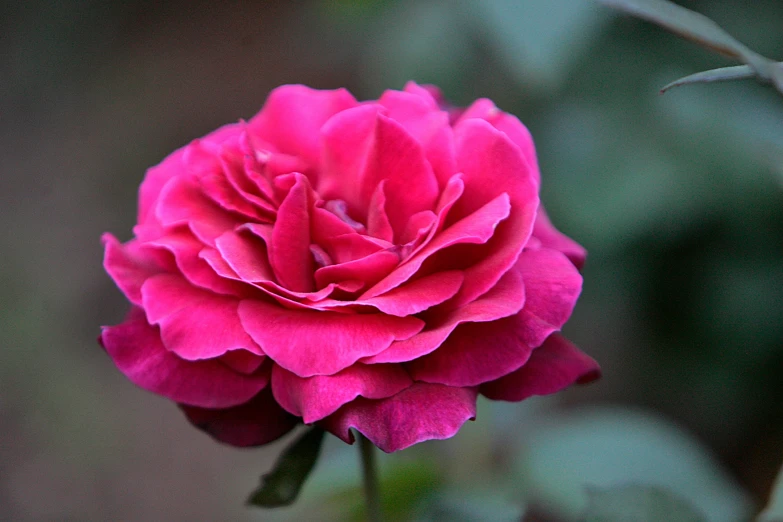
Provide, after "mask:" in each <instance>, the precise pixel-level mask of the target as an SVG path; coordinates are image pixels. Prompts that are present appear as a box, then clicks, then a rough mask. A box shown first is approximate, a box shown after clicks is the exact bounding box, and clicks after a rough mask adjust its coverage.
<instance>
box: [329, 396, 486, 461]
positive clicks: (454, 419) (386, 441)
mask: <svg viewBox="0 0 783 522" xmlns="http://www.w3.org/2000/svg"><path fill="white" fill-rule="evenodd" d="M475 417H476V390H475V388H452V387H450V386H443V385H441V384H428V383H421V382H417V383H414V384H413V385H412V386H411V387H409V388H407V389H405V390H403V391H401V392H400V393H398V394H396V395H394V396H392V397H389V398H388V399H380V400H371V399H365V398H358V399H356V400H354V401H353V402H350V403H348V404H346V405H345V406H343V407H342V408H340V409H339V410H337V412H336V413H334V414H332V415H330V416H329V417H327V418H326V419H324V420H323V421H321V423H320V424H321V425H322V426H323V427H324V428H325V429H326V430H328V431H329V432H331V433H333V434H334V435H336V436H337V437H340V438H341V439H342V440H344V441H345V442H347V443H349V444H352V443H353V441H354V439H353V434H352V433H351V432H350V429H351V428H355V429H356V430H358V431H359V432H361V433H362V434H363V435H364V436H365V437H367V438H368V439H370V440H371V441H372V443H373V444H375V445H376V446H378V447H379V448H380V449H382V450H383V451H385V452H386V453H391V452H394V451H399V450H401V449H405V448H407V447H409V446H413V445H414V444H417V443H419V442H423V441H425V440H432V439H448V438H450V437H453V436H454V435H455V434H456V433H457V431H459V429H460V427H461V426H462V425H463V424H464V423H465V421H467V420H468V419H475Z"/></svg>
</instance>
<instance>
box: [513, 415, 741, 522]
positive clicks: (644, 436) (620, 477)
mask: <svg viewBox="0 0 783 522" xmlns="http://www.w3.org/2000/svg"><path fill="white" fill-rule="evenodd" d="M517 469H518V476H519V480H520V482H521V484H522V486H523V490H524V491H525V492H526V493H527V495H528V497H529V498H528V499H527V500H528V501H529V502H531V503H532V504H534V505H538V506H541V507H542V508H544V509H545V510H546V511H549V512H552V513H554V514H556V515H559V516H561V517H563V518H565V519H566V520H571V519H574V518H576V517H577V516H578V515H579V514H580V513H583V512H584V510H585V509H586V508H587V506H588V505H589V504H590V501H589V498H588V497H589V496H590V495H589V494H586V492H585V487H588V493H589V492H590V488H604V489H605V488H614V487H618V486H624V485H628V484H644V485H646V486H651V487H653V486H654V487H664V488H667V489H669V490H672V491H674V492H676V494H677V495H678V496H680V497H683V498H685V499H687V500H688V501H689V502H691V503H693V504H694V505H695V506H697V507H698V509H699V511H702V512H704V513H705V514H706V515H708V516H709V519H710V520H711V521H713V522H721V521H725V522H736V521H738V520H743V519H744V517H746V516H747V514H748V511H749V503H748V500H747V499H746V497H745V495H744V493H743V492H742V491H741V490H740V489H739V488H738V487H737V485H736V484H735V483H734V481H733V480H731V479H730V478H728V476H727V475H726V473H725V472H724V471H723V470H722V469H720V467H719V466H718V464H717V463H716V462H715V460H714V458H713V457H712V456H711V455H710V454H709V452H708V451H707V450H706V449H705V448H704V447H702V446H701V444H700V443H698V442H697V441H696V440H694V439H693V438H692V437H691V436H690V435H689V434H687V433H685V432H683V431H682V430H680V429H678V428H677V427H675V426H673V425H671V424H669V423H668V422H666V421H665V420H664V419H661V418H659V417H656V416H653V415H650V414H647V413H642V412H638V411H633V410H624V409H612V408H605V409H596V410H592V411H590V410H586V411H574V412H573V413H572V414H570V415H562V416H560V417H558V418H555V419H554V420H553V421H550V422H549V423H546V424H544V425H542V426H540V427H539V428H538V429H536V430H535V431H534V432H533V433H532V434H531V437H530V438H529V439H528V442H527V444H526V445H525V446H524V448H523V452H522V455H521V458H520V460H519V462H518V465H517ZM610 491H614V490H612V489H610ZM612 494H613V493H612ZM592 496H595V495H592ZM610 496H611V495H610ZM610 496H607V495H606V494H600V495H599V496H598V497H597V498H594V499H593V502H592V504H594V505H597V504H603V503H604V501H605V500H607V499H609V498H610ZM659 500H660V502H659ZM634 502H637V503H638V504H639V505H640V506H641V507H645V506H648V507H649V508H650V509H652V508H655V509H665V506H666V505H667V503H668V502H669V498H668V495H663V496H662V498H660V499H659V498H658V495H657V494H656V493H655V492H654V490H649V491H647V490H636V489H629V490H628V491H624V492H623V494H622V495H619V493H618V501H617V502H616V503H615V502H614V501H612V502H608V505H607V509H611V510H621V509H623V507H624V506H629V505H632V504H633V503H634ZM595 509H596V508H594V509H593V511H592V512H594V513H595V512H596V511H595ZM590 520H601V519H599V518H596V519H590ZM607 520H614V519H607ZM617 520H625V519H617ZM628 520H636V519H628ZM640 520H647V519H640ZM650 520H655V519H650ZM657 520H675V519H669V518H666V517H664V518H660V519H657Z"/></svg>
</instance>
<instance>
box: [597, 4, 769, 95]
mask: <svg viewBox="0 0 783 522" xmlns="http://www.w3.org/2000/svg"><path fill="white" fill-rule="evenodd" d="M598 1H599V2H601V3H602V4H604V5H605V6H607V7H611V8H614V9H617V10H619V11H622V12H624V13H628V14H631V15H633V16H636V17H638V18H641V19H643V20H647V21H649V22H652V23H654V24H657V25H660V26H661V27H663V28H665V29H668V30H669V31H671V32H673V33H674V34H677V35H679V36H682V37H683V38H687V39H688V40H692V41H694V42H696V43H698V44H701V45H703V46H704V47H706V48H708V49H711V50H713V51H715V52H718V53H720V54H723V55H726V56H729V57H731V58H735V59H737V60H739V61H741V62H743V63H745V64H747V65H749V66H750V68H751V69H753V71H755V73H756V76H757V77H758V78H759V80H761V81H762V82H765V83H772V84H773V85H775V87H776V88H777V90H778V91H780V92H781V93H783V67H781V65H780V64H778V63H776V62H774V61H772V60H769V59H768V58H765V57H763V56H761V55H760V54H758V53H757V52H754V51H752V50H751V49H749V48H748V47H746V46H745V45H743V44H742V43H741V42H740V41H739V40H737V39H736V38H734V37H733V36H731V35H730V34H729V33H727V32H726V31H724V30H723V29H722V28H721V27H720V26H719V25H718V24H716V23H715V22H714V21H712V20H710V19H709V18H707V17H706V16H704V15H702V14H699V13H697V12H695V11H691V10H690V9H686V8H684V7H682V6H679V5H677V4H675V3H672V2H669V1H668V0H598ZM675 83H676V82H675ZM689 83H693V82H689ZM666 88H668V86H667V87H664V90H665V89H666Z"/></svg>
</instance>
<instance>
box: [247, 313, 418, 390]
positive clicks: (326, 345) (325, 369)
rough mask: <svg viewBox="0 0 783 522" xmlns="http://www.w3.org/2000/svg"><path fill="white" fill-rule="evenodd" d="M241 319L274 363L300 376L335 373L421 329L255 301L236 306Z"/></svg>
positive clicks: (406, 321) (405, 322) (391, 320)
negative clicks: (292, 308)
mask: <svg viewBox="0 0 783 522" xmlns="http://www.w3.org/2000/svg"><path fill="white" fill-rule="evenodd" d="M239 317H240V318H241V320H242V324H243V326H244V327H245V330H246V331H247V332H248V333H249V334H250V336H251V337H252V338H253V339H254V340H255V341H256V342H257V343H258V344H260V345H261V347H262V348H263V350H264V352H265V353H266V354H267V355H269V357H271V358H272V360H274V361H275V362H276V363H277V364H279V365H280V366H282V367H283V368H285V369H286V370H289V371H291V372H293V373H295V374H296V375H298V376H300V377H311V376H313V375H333V374H335V373H337V372H339V371H340V370H343V369H345V368H347V367H348V366H350V365H351V364H353V363H354V362H356V361H357V360H358V359H360V358H362V357H367V356H369V355H375V354H377V353H379V352H381V351H383V350H385V349H386V348H388V347H389V345H390V344H391V343H392V342H393V341H395V340H399V339H407V338H409V337H411V336H412V335H415V334H416V333H418V332H419V331H420V330H421V329H422V328H423V327H424V322H423V321H421V320H420V319H416V318H415V317H392V316H388V315H382V314H362V315H359V314H341V313H336V312H323V311H310V310H287V309H285V308H281V307H279V306H276V305H273V304H269V303H266V302H263V301H255V300H245V301H242V302H241V303H240V305H239Z"/></svg>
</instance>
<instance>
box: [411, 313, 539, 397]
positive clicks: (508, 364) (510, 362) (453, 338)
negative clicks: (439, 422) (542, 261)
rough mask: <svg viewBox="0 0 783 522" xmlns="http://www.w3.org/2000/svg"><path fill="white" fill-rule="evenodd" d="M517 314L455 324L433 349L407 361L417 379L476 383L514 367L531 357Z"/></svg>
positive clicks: (466, 384)
mask: <svg viewBox="0 0 783 522" xmlns="http://www.w3.org/2000/svg"><path fill="white" fill-rule="evenodd" d="M520 323H521V320H520V318H519V316H518V315H515V316H511V317H507V318H505V319H498V320H497V321H492V322H488V323H473V322H471V323H465V324H462V325H460V326H458V327H457V328H456V329H455V330H454V331H453V332H452V333H451V335H449V337H448V338H447V339H446V340H445V341H444V342H443V344H442V345H440V346H439V347H438V349H437V350H435V351H434V352H432V353H430V354H428V355H425V356H423V357H420V358H418V359H414V360H412V361H410V362H409V363H407V364H406V366H405V367H406V369H407V370H408V371H409V372H410V374H411V377H413V378H414V379H415V380H417V381H424V382H434V383H440V384H446V385H449V386H477V385H479V384H481V383H485V382H488V381H491V380H494V379H497V378H499V377H502V376H504V375H507V374H508V373H510V372H512V371H514V370H516V369H517V368H519V367H520V366H522V365H523V364H525V362H526V361H527V360H528V358H529V357H530V353H531V352H532V351H533V347H531V346H528V345H527V344H525V342H524V340H523V339H522V334H521V332H520V330H521V329H522V328H523V326H524V325H522V324H520Z"/></svg>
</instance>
